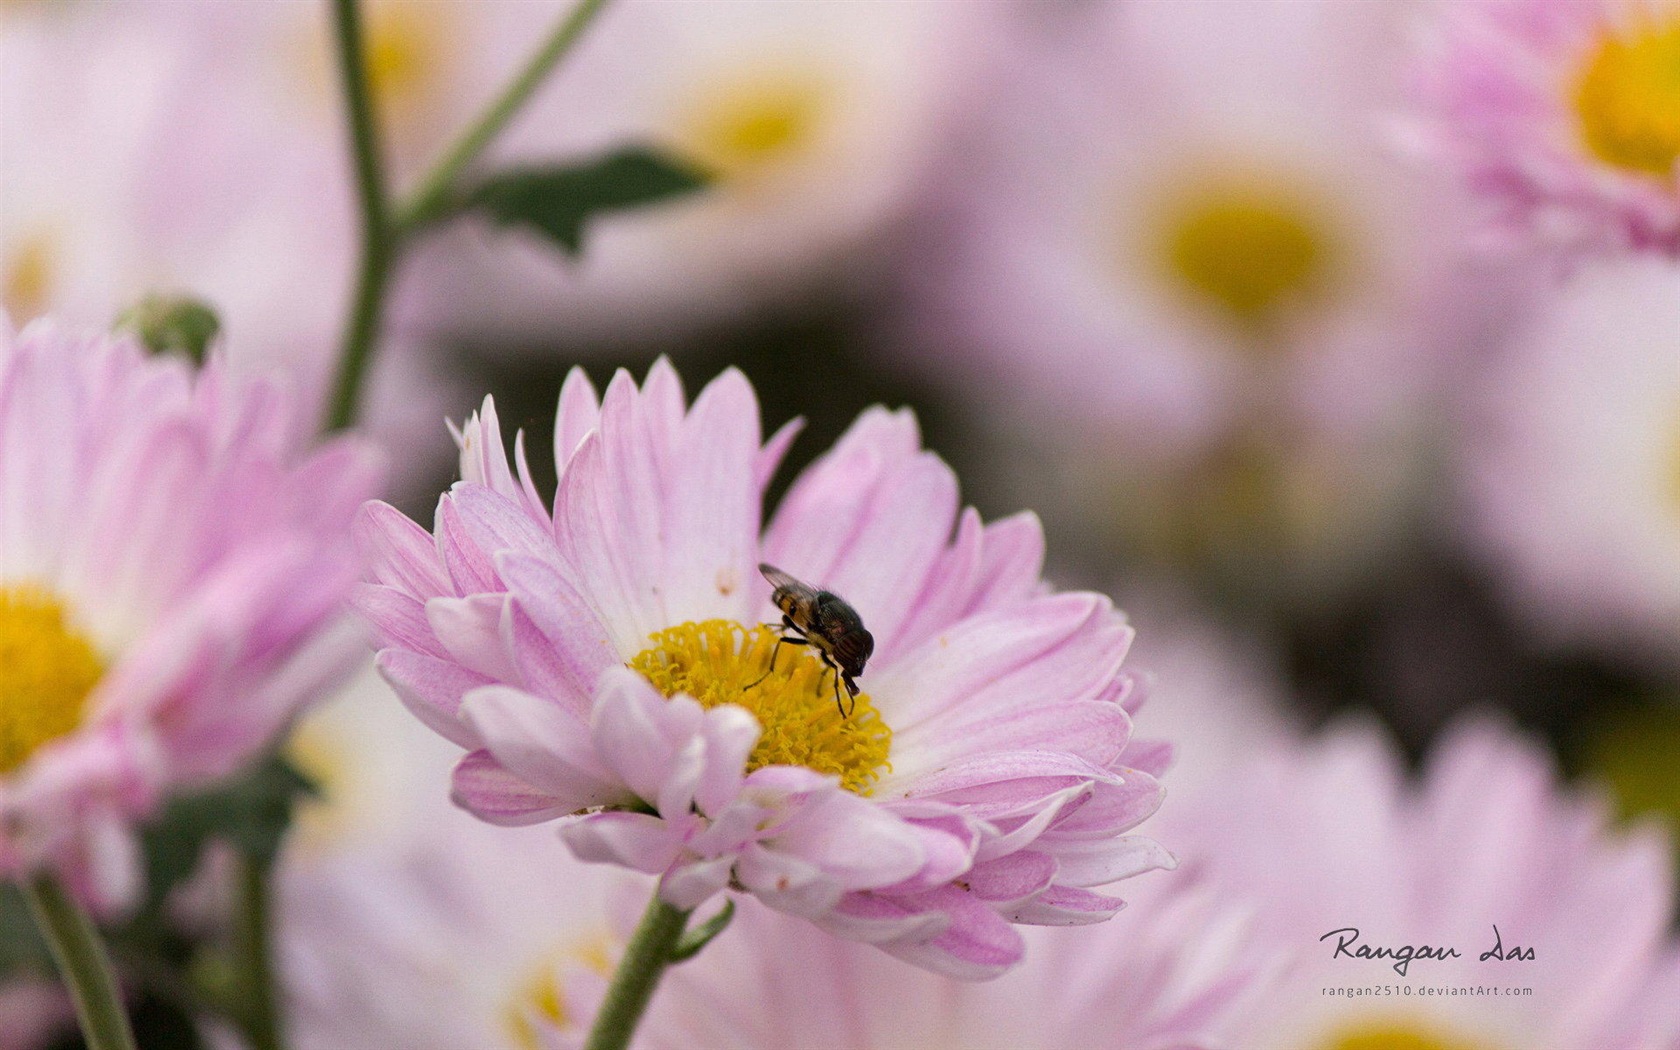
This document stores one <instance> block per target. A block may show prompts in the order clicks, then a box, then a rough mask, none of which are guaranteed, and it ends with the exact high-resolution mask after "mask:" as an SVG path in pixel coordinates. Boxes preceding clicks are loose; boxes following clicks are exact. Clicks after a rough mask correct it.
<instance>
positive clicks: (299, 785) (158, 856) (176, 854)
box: [141, 755, 315, 907]
mask: <svg viewBox="0 0 1680 1050" xmlns="http://www.w3.org/2000/svg"><path fill="white" fill-rule="evenodd" d="M314 793H315V786H314V785H313V784H311V783H310V782H309V780H308V778H306V777H305V776H304V775H303V774H302V773H299V772H298V771H297V770H296V769H294V768H292V766H291V765H290V764H289V763H287V762H286V760H285V759H283V758H281V757H280V756H278V755H275V756H272V757H270V758H268V759H267V760H265V761H263V762H261V763H260V764H258V765H256V766H254V767H252V768H251V769H250V770H248V771H247V772H245V773H244V774H242V775H240V776H238V777H236V778H234V779H232V780H229V781H226V782H225V783H223V784H221V785H219V786H218V787H216V788H214V789H213V790H210V791H206V792H203V793H201V794H196V795H187V796H183V797H181V798H178V799H176V800H174V801H173V802H171V803H170V804H169V805H168V806H167V807H166V808H165V809H164V811H163V814H162V815H161V816H160V817H159V818H158V819H157V820H155V821H153V822H152V823H151V824H149V825H147V827H146V828H145V829H144V830H143V831H142V833H141V845H142V848H143V850H144V852H145V857H146V876H147V879H146V883H147V891H148V898H149V904H150V906H153V907H155V906H157V905H158V904H160V903H161V902H162V901H163V898H164V896H165V895H166V894H168V892H169V891H170V890H171V889H172V888H173V887H174V886H175V885H177V884H178V883H180V882H181V880H183V879H185V878H186V877H187V876H189V875H191V874H192V872H193V870H194V869H195V868H196V867H198V860H199V857H200V855H201V854H202V853H203V852H204V847H205V846H207V845H208V844H209V843H210V842H212V841H214V840H221V841H224V842H227V843H229V844H231V845H232V846H233V848H234V849H236V850H238V851H239V852H240V853H242V854H244V855H245V856H247V857H249V858H251V859H252V860H253V861H255V862H256V863H257V864H260V865H265V866H266V865H268V864H271V863H273V861H274V857H275V855H276V854H277V853H278V852H279V850H280V843H281V840H282V839H283V838H284V836H285V834H286V829H287V828H288V827H289V826H290V825H291V822H292V807H293V806H294V804H295V803H296V802H297V799H298V796H300V795H312V794H314Z"/></svg>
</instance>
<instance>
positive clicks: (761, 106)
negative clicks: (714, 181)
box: [677, 71, 830, 178]
mask: <svg viewBox="0 0 1680 1050" xmlns="http://www.w3.org/2000/svg"><path fill="white" fill-rule="evenodd" d="M829 108H830V104H829V98H828V91H827V90H826V88H825V87H824V85H823V84H822V83H821V82H820V81H818V80H816V79H815V78H813V77H812V76H811V75H810V74H809V73H795V72H792V71H788V72H762V73H758V74H755V75H748V76H743V77H736V78H734V79H730V80H726V81H723V82H720V83H716V84H713V85H712V86H711V87H710V88H709V89H706V88H702V89H701V91H700V94H699V97H698V101H697V102H695V103H694V104H692V105H691V106H690V108H689V109H688V111H687V117H686V119H685V120H683V122H682V131H681V132H680V133H679V135H678V142H677V144H678V146H679V148H681V150H682V151H683V152H684V154H685V155H687V156H688V157H689V158H690V159H691V160H693V161H694V162H695V163H698V164H700V165H702V166H703V167H706V168H708V169H710V170H711V171H713V172H714V173H716V174H717V175H720V176H722V177H725V178H738V177H741V176H745V175H748V174H750V173H752V172H755V171H761V170H764V169H766V168H768V167H770V166H772V165H773V164H774V163H775V162H777V161H781V160H785V159H787V158H789V157H794V156H797V155H798V154H800V153H801V152H803V151H805V150H806V149H808V148H809V147H810V146H811V144H812V142H814V141H815V139H816V138H817V135H818V133H819V132H820V131H821V129H822V125H823V124H824V122H825V120H826V118H827V116H828V110H829Z"/></svg>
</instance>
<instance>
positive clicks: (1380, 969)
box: [1166, 723, 1680, 1050]
mask: <svg viewBox="0 0 1680 1050" xmlns="http://www.w3.org/2000/svg"><path fill="white" fill-rule="evenodd" d="M1175 801H1177V802H1178V803H1180V805H1178V806H1177V807H1175V809H1174V811H1173V813H1171V814H1169V818H1168V820H1167V821H1166V823H1167V825H1168V826H1169V827H1170V829H1171V834H1172V839H1171V841H1172V842H1173V843H1174V845H1175V846H1176V847H1178V848H1180V849H1181V851H1182V855H1183V858H1184V862H1185V863H1184V870H1185V872H1187V873H1192V874H1195V875H1197V876H1198V877H1203V878H1206V879H1208V880H1209V882H1210V884H1211V885H1213V886H1215V887H1217V888H1219V889H1220V890H1222V891H1223V892H1224V893H1225V894H1226V895H1228V897H1229V898H1230V899H1231V900H1232V901H1242V902H1246V903H1248V904H1249V905H1250V906H1251V907H1252V909H1253V915H1254V921H1255V928H1256V931H1257V933H1258V935H1259V936H1260V937H1261V938H1262V939H1263V940H1265V941H1266V942H1268V943H1270V944H1272V945H1275V946H1276V947H1277V949H1278V950H1279V951H1280V952H1281V953H1284V954H1285V955H1286V956H1287V957H1289V958H1290V959H1292V960H1293V961H1292V963H1291V965H1290V968H1289V969H1288V970H1287V971H1285V972H1284V973H1283V974H1282V975H1281V976H1280V978H1279V983H1278V985H1277V986H1276V987H1275V988H1274V989H1273V990H1271V992H1270V994H1267V995H1266V996H1264V997H1262V999H1261V1000H1260V1003H1259V1006H1258V1008H1257V1009H1256V1010H1254V1011H1253V1012H1251V1013H1250V1014H1249V1015H1248V1016H1247V1018H1246V1019H1245V1021H1246V1028H1245V1030H1244V1031H1242V1032H1241V1033H1240V1034H1238V1035H1237V1036H1236V1037H1235V1038H1234V1039H1233V1040H1232V1044H1231V1045H1234V1046H1243V1047H1266V1048H1268V1050H1270V1048H1280V1050H1282V1048H1290V1050H1294V1048H1302V1050H1378V1048H1381V1050H1396V1048H1405V1050H1508V1048H1514V1047H1524V1048H1533V1050H1579V1048H1581V1047H1594V1048H1620V1050H1664V1048H1669V1047H1673V1046H1675V1045H1677V1043H1680V997H1677V996H1676V991H1680V949H1677V947H1676V944H1675V942H1674V940H1673V938H1672V936H1671V934H1670V921H1671V919H1672V916H1673V898H1674V879H1673V872H1672V860H1671V857H1672V845H1671V843H1670V842H1669V841H1668V839H1667V838H1666V837H1665V836H1664V835H1662V834H1661V833H1660V832H1659V829H1658V828H1656V827H1655V826H1645V827H1643V828H1641V829H1639V830H1636V831H1617V830H1612V829H1611V828H1610V827H1609V806H1608V805H1607V804H1606V800H1605V799H1603V798H1599V797H1586V798H1583V797H1577V796H1574V795H1572V794H1566V793H1564V792H1563V791H1562V790H1561V789H1560V786H1559V784H1558V783H1557V779H1556V774H1555V772H1554V770H1553V767H1552V762H1551V759H1550V757H1549V756H1548V755H1545V754H1543V753H1542V752H1541V751H1540V750H1539V749H1538V748H1536V747H1534V746H1533V745H1532V744H1530V743H1528V742H1526V741H1524V740H1522V739H1521V738H1519V737H1517V736H1516V735H1514V734H1513V733H1511V732H1510V731H1509V730H1506V729H1504V728H1501V727H1498V726H1493V725H1486V724H1478V723H1469V724H1464V725H1461V726H1459V727H1458V728H1457V729H1454V730H1450V731H1449V732H1448V733H1447V734H1446V735H1445V736H1444V737H1443V738H1442V739H1441V740H1440V741H1438V742H1437V744H1436V746H1435V748H1434V750H1433V752H1432V754H1431V755H1430V756H1429V758H1428V760H1427V761H1426V763H1425V765H1424V769H1423V771H1422V773H1421V775H1420V777H1419V778H1418V779H1417V780H1416V781H1415V782H1411V781H1408V779H1407V778H1406V776H1405V773H1404V771H1403V769H1402V767H1401V764H1400V758H1399V756H1398V754H1396V753H1395V751H1394V749H1393V747H1392V746H1391V744H1390V743H1389V742H1388V740H1387V738H1386V737H1385V736H1384V735H1382V734H1381V733H1379V732H1377V731H1375V730H1373V729H1371V728H1369V727H1344V728H1342V729H1339V730H1337V731H1334V732H1331V733H1329V734H1327V735H1325V736H1322V737H1320V738H1317V739H1315V740H1311V741H1302V742H1298V743H1293V744H1290V745H1286V746H1282V747H1276V748H1271V749H1267V750H1264V751H1260V752H1257V753H1255V754H1254V755H1252V756H1251V757H1250V758H1249V760H1247V761H1243V762H1239V763H1236V764H1234V765H1233V767H1232V768H1231V769H1230V770H1229V771H1228V774H1227V775H1226V776H1225V777H1223V778H1221V779H1220V780H1219V781H1218V782H1217V783H1209V784H1207V785H1205V786H1204V787H1202V788H1201V789H1200V790H1198V791H1195V792H1191V793H1187V794H1186V797H1184V798H1181V799H1177V800H1175ZM1494 927H1498V930H1497V933H1496V932H1495V929H1494ZM1337 931H1340V932H1339V933H1338V932H1337ZM1352 931H1357V934H1354V933H1352ZM1326 935H1328V937H1327V936H1326ZM1496 940H1497V942H1498V943H1499V945H1500V956H1502V957H1486V958H1484V957H1483V956H1484V953H1486V952H1488V951H1489V950H1490V949H1492V948H1493V947H1494V946H1495V943H1496ZM1338 944H1341V945H1343V946H1344V954H1342V955H1337V954H1336V950H1337V945H1338ZM1408 945H1410V946H1423V945H1428V946H1431V947H1434V948H1453V949H1456V950H1457V952H1458V955H1457V956H1456V957H1451V958H1446V959H1441V958H1422V957H1418V958H1413V959H1412V960H1411V962H1410V963H1406V964H1404V965H1401V966H1399V968H1398V969H1397V960H1396V959H1395V958H1393V957H1389V958H1359V957H1357V950H1358V948H1359V947H1360V946H1364V947H1366V948H1370V949H1376V948H1379V947H1388V948H1390V949H1394V950H1400V949H1402V948H1404V947H1406V946H1408ZM1526 949H1532V952H1533V958H1532V959H1529V958H1523V959H1520V960H1519V959H1516V958H1514V956H1516V955H1521V954H1523V952H1524V950H1526ZM1349 955H1352V956H1354V957H1351V958H1350V957H1349ZM1402 970H1403V971H1404V972H1400V971H1402ZM1384 986H1386V987H1389V988H1391V989H1393V992H1392V994H1390V995H1381V994H1367V995H1362V996H1338V995H1332V994H1328V993H1326V992H1325V991H1324V989H1326V988H1332V989H1334V988H1344V987H1367V988H1368V987H1384ZM1477 987H1479V988H1484V989H1491V994H1479V995H1478V994H1464V993H1462V992H1459V993H1452V992H1434V991H1433V990H1435V989H1443V988H1447V989H1451V988H1457V989H1462V988H1477ZM1512 988H1529V989H1531V992H1530V993H1528V994H1526V995H1525V994H1513V993H1511V992H1510V989H1512Z"/></svg>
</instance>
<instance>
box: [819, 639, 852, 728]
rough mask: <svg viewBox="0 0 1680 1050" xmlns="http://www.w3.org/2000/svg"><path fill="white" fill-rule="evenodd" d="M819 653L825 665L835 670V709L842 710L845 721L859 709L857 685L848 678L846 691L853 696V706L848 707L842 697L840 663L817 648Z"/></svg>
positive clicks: (842, 719)
mask: <svg viewBox="0 0 1680 1050" xmlns="http://www.w3.org/2000/svg"><path fill="white" fill-rule="evenodd" d="M817 655H818V656H820V657H821V658H822V662H823V665H824V666H826V667H827V668H828V669H829V670H831V671H833V672H834V709H835V710H836V711H839V712H840V719H841V721H845V720H846V719H848V718H850V717H852V711H856V710H857V687H856V686H854V685H853V684H852V680H851V679H850V678H847V679H846V692H847V693H848V694H849V695H850V696H851V698H852V705H851V708H850V709H847V707H846V704H845V703H844V702H843V701H842V700H841V699H840V676H841V674H842V672H841V670H840V665H839V664H837V663H835V662H834V659H833V657H831V656H829V655H828V653H827V652H825V651H824V650H822V649H818V650H817Z"/></svg>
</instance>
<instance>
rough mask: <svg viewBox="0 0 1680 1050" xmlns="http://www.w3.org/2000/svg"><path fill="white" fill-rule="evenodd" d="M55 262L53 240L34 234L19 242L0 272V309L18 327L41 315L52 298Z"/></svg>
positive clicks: (42, 234)
mask: <svg viewBox="0 0 1680 1050" xmlns="http://www.w3.org/2000/svg"><path fill="white" fill-rule="evenodd" d="M55 262H56V260H55V259H54V253H53V243H52V238H51V237H49V236H48V235H47V234H45V233H35V234H32V235H29V236H26V237H24V238H23V239H22V240H20V241H19V242H18V244H17V247H15V248H14V249H13V250H12V252H11V258H10V259H8V260H7V261H6V267H5V271H4V273H0V306H4V307H5V309H6V311H7V312H8V313H10V314H11V315H12V321H13V322H14V323H19V324H21V323H22V322H24V321H27V320H30V319H31V318H33V317H35V316H36V315H38V314H40V313H41V312H42V311H43V310H45V309H46V307H47V300H48V298H49V297H50V296H51V295H52V287H53V270H54V269H55V268H56V267H55V265H54V264H55Z"/></svg>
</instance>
